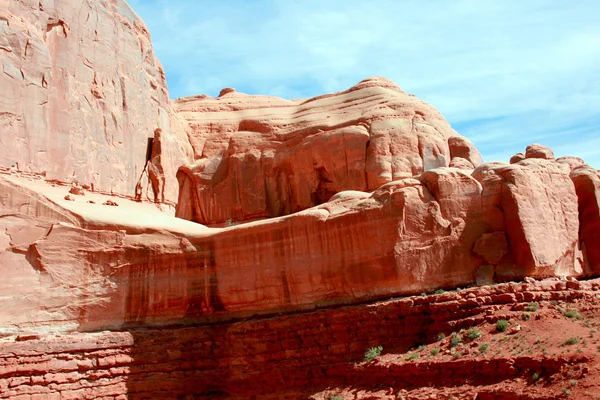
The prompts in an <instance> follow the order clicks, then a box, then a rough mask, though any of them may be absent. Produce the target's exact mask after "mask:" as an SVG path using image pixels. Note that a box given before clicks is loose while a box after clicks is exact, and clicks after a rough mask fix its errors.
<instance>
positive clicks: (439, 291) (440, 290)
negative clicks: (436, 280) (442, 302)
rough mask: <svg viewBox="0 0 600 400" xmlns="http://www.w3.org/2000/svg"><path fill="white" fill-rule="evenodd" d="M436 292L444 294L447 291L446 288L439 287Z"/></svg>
mask: <svg viewBox="0 0 600 400" xmlns="http://www.w3.org/2000/svg"><path fill="white" fill-rule="evenodd" d="M434 293H435V294H444V293H446V291H445V290H444V289H438V290H436V291H435V292H434Z"/></svg>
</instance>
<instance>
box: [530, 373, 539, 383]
mask: <svg viewBox="0 0 600 400" xmlns="http://www.w3.org/2000/svg"><path fill="white" fill-rule="evenodd" d="M531 379H532V380H534V381H539V380H540V374H538V373H537V372H536V373H535V374H533V375H532V376H531Z"/></svg>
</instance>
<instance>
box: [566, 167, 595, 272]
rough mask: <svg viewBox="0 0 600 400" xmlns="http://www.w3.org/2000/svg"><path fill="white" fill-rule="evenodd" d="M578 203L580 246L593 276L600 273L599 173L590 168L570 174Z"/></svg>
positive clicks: (580, 169) (576, 170) (583, 168)
mask: <svg viewBox="0 0 600 400" xmlns="http://www.w3.org/2000/svg"><path fill="white" fill-rule="evenodd" d="M571 179H573V183H574V184H575V190H576V192H577V197H578V201H579V222H580V224H581V228H580V233H581V237H580V240H581V245H582V247H583V250H584V254H585V256H586V259H587V262H588V263H589V266H590V268H591V269H592V271H593V273H594V274H598V273H600V173H599V172H598V171H597V170H595V169H593V168H591V167H582V168H578V169H575V170H574V171H573V172H571Z"/></svg>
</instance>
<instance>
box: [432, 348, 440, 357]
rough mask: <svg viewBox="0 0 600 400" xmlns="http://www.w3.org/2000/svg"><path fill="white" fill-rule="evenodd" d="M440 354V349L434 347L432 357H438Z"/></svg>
mask: <svg viewBox="0 0 600 400" xmlns="http://www.w3.org/2000/svg"><path fill="white" fill-rule="evenodd" d="M439 352H440V349H438V348H437V347H434V348H433V349H431V355H432V356H434V357H435V356H437V355H438V353H439Z"/></svg>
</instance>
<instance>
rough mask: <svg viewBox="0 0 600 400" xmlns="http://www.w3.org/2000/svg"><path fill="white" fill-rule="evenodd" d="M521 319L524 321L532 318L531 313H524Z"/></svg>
mask: <svg viewBox="0 0 600 400" xmlns="http://www.w3.org/2000/svg"><path fill="white" fill-rule="evenodd" d="M521 319H522V320H523V321H529V320H530V319H531V314H527V313H523V315H522V316H521Z"/></svg>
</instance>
